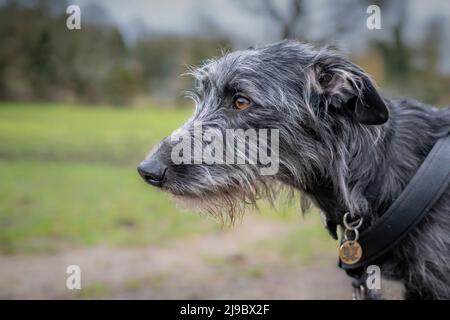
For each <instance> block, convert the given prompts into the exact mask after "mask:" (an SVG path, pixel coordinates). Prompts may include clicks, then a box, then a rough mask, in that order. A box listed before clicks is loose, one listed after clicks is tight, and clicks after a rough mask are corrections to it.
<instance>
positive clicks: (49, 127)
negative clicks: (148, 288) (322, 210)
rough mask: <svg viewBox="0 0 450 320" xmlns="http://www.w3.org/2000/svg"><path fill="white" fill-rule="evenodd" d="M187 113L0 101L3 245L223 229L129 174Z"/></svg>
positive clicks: (108, 241)
mask: <svg viewBox="0 0 450 320" xmlns="http://www.w3.org/2000/svg"><path fill="white" fill-rule="evenodd" d="M190 113H191V110H189V109H188V108H186V109H169V110H166V109H165V110H161V109H156V108H155V109H152V110H141V109H115V108H108V107H95V108H94V107H88V106H67V105H58V104H42V105H41V104H34V105H29V104H12V103H3V104H0V252H3V253H21V252H23V253H39V252H49V251H54V250H60V249H62V248H66V247H73V246H86V245H97V244H104V245H113V246H135V245H147V244H155V245H162V244H164V243H168V242H170V240H173V239H179V238H180V237H185V236H188V235H192V234H199V233H202V232H207V231H211V230H214V229H215V228H220V227H221V225H220V224H218V223H216V222H214V221H212V220H211V219H205V218H203V217H199V216H197V215H195V214H190V213H185V212H179V211H178V210H177V209H176V208H175V206H174V204H172V202H171V201H170V199H169V196H168V195H166V194H164V193H162V192H159V191H158V190H155V189H154V188H150V187H149V186H147V185H146V184H145V183H144V182H143V181H141V179H140V178H139V176H138V175H137V173H136V165H137V164H138V163H139V162H140V160H141V159H143V158H144V156H145V154H146V153H147V152H148V151H149V150H150V149H151V147H152V146H153V145H154V144H155V143H157V142H158V141H159V140H160V139H161V138H163V137H164V136H166V135H168V134H169V133H170V132H171V131H172V130H174V129H175V128H177V127H178V126H179V125H180V124H181V123H182V122H183V121H184V120H185V119H187V118H188V117H189V115H190ZM283 212H284V214H280V215H278V216H277V217H276V219H281V220H286V221H292V219H293V217H295V219H298V215H296V214H295V210H294V209H292V208H291V209H286V210H284V211H283ZM268 218H270V219H273V218H274V215H268ZM312 228H313V229H314V230H317V228H318V224H317V223H316V224H313V227H312ZM320 228H321V227H320ZM294 237H295V235H294ZM319 237H321V238H322V237H323V238H326V237H327V235H326V233H325V232H324V231H323V232H321V233H320V236H319ZM291 238H292V235H287V238H286V239H287V240H289V239H291ZM289 241H290V240H289ZM289 241H288V243H289ZM281 243H283V242H282V241H281ZM291 247H292V245H288V246H287V250H293V251H295V250H297V249H298V248H296V247H295V248H292V249H290V248H291Z"/></svg>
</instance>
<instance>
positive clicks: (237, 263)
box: [0, 217, 351, 299]
mask: <svg viewBox="0 0 450 320" xmlns="http://www.w3.org/2000/svg"><path fill="white" fill-rule="evenodd" d="M293 227H298V226H293ZM287 228H292V226H287V225H286V224H281V223H277V222H274V221H267V220H264V219H260V218H255V217H253V218H248V219H246V220H245V222H244V223H242V224H241V225H239V226H236V227H235V228H233V229H231V230H223V231H218V232H215V233H211V234H207V235H202V236H197V237H194V238H191V239H189V240H184V241H180V242H176V243H174V244H172V245H170V246H167V247H164V248H161V247H159V248H155V247H145V248H130V249H117V248H106V247H96V248H89V249H76V250H71V251H67V252H61V253H58V254H53V255H39V256H21V255H16V256H0V298H3V299H5V298H6V299H9V298H38V299H47V298H113V299H122V298H131V299H165V298H172V299H176V298H180V299H349V298H350V297H351V285H350V281H349V279H348V278H347V277H346V276H345V275H344V274H343V273H342V271H340V270H338V269H337V268H336V257H335V256H334V255H333V254H331V253H328V254H326V255H321V257H320V260H315V261H314V264H312V265H311V264H306V265H305V264H304V263H302V262H301V261H297V262H286V261H285V260H283V259H280V256H279V255H278V254H277V253H276V252H273V250H264V248H261V247H260V245H259V246H258V245H257V244H261V243H263V242H261V241H264V240H267V239H274V238H276V237H279V236H282V235H283V234H284V233H285V232H286V231H287ZM71 264H76V265H79V266H80V267H81V272H82V289H81V290H73V291H71V290H67V289H66V287H65V283H66V276H67V275H66V273H65V270H66V267H67V266H68V265H71Z"/></svg>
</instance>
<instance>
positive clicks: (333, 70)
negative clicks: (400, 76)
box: [313, 55, 389, 125]
mask: <svg viewBox="0 0 450 320" xmlns="http://www.w3.org/2000/svg"><path fill="white" fill-rule="evenodd" d="M314 78H315V83H314V86H313V87H314V91H315V92H316V93H317V94H318V95H319V100H320V101H321V102H322V103H324V104H326V105H327V106H333V107H335V108H346V109H347V110H348V111H350V112H351V113H352V114H353V117H354V118H355V119H356V120H357V121H359V122H360V123H362V124H368V125H380V124H383V123H385V122H386V121H387V120H388V118H389V111H388V108H387V106H386V104H385V103H384V101H383V98H381V96H380V95H379V93H378V92H377V90H376V89H375V86H374V85H373V83H372V81H371V80H370V78H369V76H368V75H367V74H366V73H365V72H364V71H363V70H362V69H360V68H359V67H358V66H356V65H354V64H352V63H351V62H349V61H347V60H346V59H344V58H342V57H340V56H335V55H330V56H326V57H319V58H318V59H317V60H316V63H315V64H314Z"/></svg>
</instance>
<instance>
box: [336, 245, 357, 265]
mask: <svg viewBox="0 0 450 320" xmlns="http://www.w3.org/2000/svg"><path fill="white" fill-rule="evenodd" d="M361 256H362V248H361V245H360V244H359V243H358V242H357V241H354V240H352V241H349V240H346V241H344V243H342V245H341V247H340V248H339V258H341V261H342V262H344V263H346V264H355V263H357V262H358V261H359V259H361Z"/></svg>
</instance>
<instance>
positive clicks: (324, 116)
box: [150, 41, 450, 299]
mask: <svg viewBox="0 0 450 320" xmlns="http://www.w3.org/2000/svg"><path fill="white" fill-rule="evenodd" d="M192 74H193V75H194V76H195V78H196V80H197V88H196V90H195V92H194V93H193V95H192V96H193V98H194V100H195V102H196V110H195V113H194V115H193V117H192V118H191V119H190V120H189V121H187V122H186V123H185V125H184V126H183V127H184V129H187V130H191V127H192V124H193V122H194V121H202V123H203V127H204V128H207V127H213V128H216V129H217V130H223V129H225V128H243V129H246V128H256V129H257V128H277V129H279V132H280V170H279V172H278V174H277V175H276V176H269V177H265V176H260V175H259V174H258V170H257V165H245V166H243V165H225V164H223V165H205V164H199V165H173V164H171V161H170V150H171V142H170V139H169V138H167V139H165V140H164V141H163V142H162V143H161V144H160V145H159V146H158V147H157V148H156V150H155V151H154V152H153V153H152V154H151V155H150V157H158V159H160V161H162V162H163V163H164V164H165V165H166V166H168V169H167V172H166V176H165V180H164V184H163V186H162V188H163V189H165V190H167V191H169V192H170V193H172V194H174V195H175V196H176V198H180V199H182V200H188V201H192V202H194V203H195V204H197V205H198V206H199V207H201V209H202V210H205V211H208V212H211V213H214V214H220V213H223V212H226V213H227V214H229V215H230V217H231V219H233V218H234V217H236V215H238V214H239V213H240V212H241V211H242V210H241V209H243V207H244V206H245V204H255V201H256V200H257V199H259V198H260V197H269V198H270V199H273V198H274V197H275V195H276V194H277V193H279V188H280V186H286V187H288V188H291V189H293V190H298V191H300V192H302V194H304V195H307V196H308V197H309V198H310V199H312V200H313V201H314V203H315V204H316V205H317V206H318V207H319V208H321V210H322V211H323V212H324V214H325V216H326V220H327V227H328V229H329V230H330V231H331V233H332V234H334V235H335V228H336V225H340V224H341V222H342V216H343V214H344V213H345V212H347V211H350V212H353V213H358V214H360V215H363V216H364V217H365V218H366V221H368V222H369V223H373V222H374V221H376V219H377V218H378V217H380V216H381V215H382V214H383V213H384V212H385V210H386V209H387V208H388V207H389V205H390V204H391V203H392V202H393V201H394V200H395V199H396V198H397V197H398V196H399V195H400V193H401V192H402V190H403V188H404V187H405V186H406V184H407V183H408V181H409V180H410V179H411V177H412V176H413V175H414V173H415V171H416V170H417V168H418V167H419V165H420V164H421V162H422V161H423V159H424V158H425V157H426V155H427V153H428V152H429V151H430V149H431V148H432V146H433V144H434V143H435V142H436V140H437V139H439V138H440V137H442V136H444V135H445V134H447V133H448V132H449V131H450V109H440V110H439V109H437V108H433V107H430V106H427V105H424V104H422V103H420V102H417V101H414V100H409V99H402V100H390V99H386V98H384V102H385V104H386V105H387V107H388V109H389V114H390V116H389V120H388V121H387V122H386V123H384V124H382V125H367V124H363V123H361V122H360V121H358V120H357V117H356V116H355V112H354V109H352V107H351V105H350V106H349V101H351V99H352V98H354V97H356V98H358V99H364V90H365V86H367V85H368V84H369V85H370V83H371V82H370V79H369V77H368V75H367V74H366V73H365V72H364V71H363V70H361V69H360V68H359V67H357V66H355V65H354V64H352V63H350V62H349V61H348V60H346V59H345V58H343V57H342V56H341V55H339V54H338V53H337V52H336V51H334V50H331V49H329V48H324V49H319V50H317V49H315V48H313V47H312V46H310V45H307V44H302V43H299V42H295V41H284V42H281V43H277V44H273V45H269V46H266V47H262V48H257V49H248V50H244V51H237V52H232V53H229V54H226V55H225V56H223V57H221V58H220V59H218V60H212V61H208V62H207V63H206V64H205V65H204V66H203V67H201V68H199V69H197V70H194V71H193V72H192ZM236 93H242V94H245V96H247V97H249V98H250V99H251V100H252V101H253V103H254V105H253V106H251V107H250V108H248V109H246V110H241V111H239V110H235V109H233V108H232V103H233V100H232V99H233V96H234V95H235V94H236ZM369 190H370V192H369ZM303 199H305V197H303ZM380 268H381V271H382V273H383V275H384V276H387V277H389V278H392V279H397V280H400V281H402V282H403V284H404V286H405V288H406V297H407V298H446V299H449V298H450V190H446V192H445V193H444V195H443V196H442V197H441V199H440V200H438V202H437V203H436V204H435V205H434V207H433V208H432V209H431V210H430V211H429V213H428V214H427V215H426V217H425V218H424V219H423V220H422V221H421V222H420V224H419V226H418V227H417V228H415V229H414V230H413V231H412V232H411V233H410V234H409V235H408V236H407V238H405V239H404V240H403V241H402V242H401V243H400V245H399V246H398V247H397V248H396V249H395V250H394V251H393V252H392V253H391V254H390V255H389V256H387V257H386V259H385V261H384V263H383V264H382V265H380Z"/></svg>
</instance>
